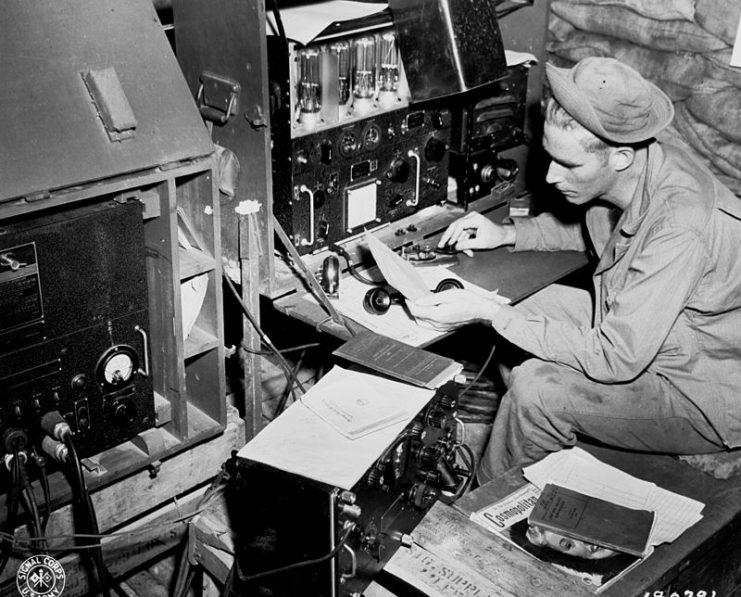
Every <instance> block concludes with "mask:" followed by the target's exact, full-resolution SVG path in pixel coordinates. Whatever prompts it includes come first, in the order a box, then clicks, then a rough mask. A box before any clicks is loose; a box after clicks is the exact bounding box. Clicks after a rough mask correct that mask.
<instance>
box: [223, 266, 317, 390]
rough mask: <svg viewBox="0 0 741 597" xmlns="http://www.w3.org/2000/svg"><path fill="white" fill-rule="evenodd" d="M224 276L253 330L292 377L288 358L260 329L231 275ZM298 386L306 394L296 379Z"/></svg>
mask: <svg viewBox="0 0 741 597" xmlns="http://www.w3.org/2000/svg"><path fill="white" fill-rule="evenodd" d="M222 276H223V278H224V280H226V285H227V287H228V288H229V290H230V291H231V293H232V294H233V295H234V298H236V299H237V302H238V303H239V305H240V306H241V307H242V311H243V312H244V314H245V316H246V317H247V319H248V320H249V322H250V324H251V325H252V327H253V328H255V331H256V332H257V333H258V334H259V335H260V339H261V340H262V342H263V344H265V346H267V347H268V348H269V349H270V350H271V352H272V353H273V355H275V358H277V359H278V363H279V364H280V365H281V367H283V372H284V374H285V376H286V378H288V377H290V376H291V366H290V365H289V364H288V361H286V358H285V357H284V356H283V355H282V354H281V353H280V351H279V350H278V349H277V348H276V347H275V344H273V341H272V340H271V339H270V338H269V337H268V335H267V334H266V333H265V331H264V330H263V329H262V328H261V327H260V324H259V323H258V321H257V318H256V317H255V316H254V315H253V314H252V312H251V311H250V310H249V308H248V307H247V304H246V303H245V302H244V299H243V298H242V297H241V296H240V294H239V291H238V290H237V288H236V287H235V286H234V282H232V279H231V278H230V277H229V275H228V274H227V273H226V272H223V273H222ZM295 383H296V385H297V386H298V387H299V389H300V390H301V391H302V392H303V393H306V390H305V389H304V386H303V385H302V384H301V382H300V381H299V380H298V379H296V380H295Z"/></svg>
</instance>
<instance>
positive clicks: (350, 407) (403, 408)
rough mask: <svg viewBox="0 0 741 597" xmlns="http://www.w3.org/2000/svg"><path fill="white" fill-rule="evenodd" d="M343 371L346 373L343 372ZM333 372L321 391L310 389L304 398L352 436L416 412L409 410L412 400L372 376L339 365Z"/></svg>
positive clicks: (361, 435)
mask: <svg viewBox="0 0 741 597" xmlns="http://www.w3.org/2000/svg"><path fill="white" fill-rule="evenodd" d="M339 371H343V374H342V375H339V374H338V372H339ZM329 375H330V376H332V377H333V381H330V382H329V383H326V384H324V385H322V387H321V389H320V390H319V391H317V390H316V389H315V388H316V387H314V388H312V389H310V390H309V391H308V392H307V393H306V394H305V395H304V396H303V397H302V399H301V400H302V402H303V403H304V404H305V405H306V406H307V407H308V408H309V409H310V410H311V411H313V412H314V414H316V415H317V416H318V417H320V418H321V419H322V420H323V421H326V422H327V423H329V424H330V425H331V426H332V427H334V429H336V430H337V431H338V432H339V433H341V434H342V435H344V436H345V437H347V438H349V439H357V438H359V437H363V436H365V435H368V434H369V433H374V432H376V431H379V430H381V429H384V428H386V427H389V426H390V425H393V424H394V423H397V422H399V421H401V420H406V419H408V417H409V416H410V414H411V415H412V416H413V415H414V414H416V411H415V412H414V413H410V412H409V404H410V403H409V401H407V400H406V399H405V398H402V399H399V396H397V395H395V394H394V393H388V392H384V391H382V390H383V389H384V388H383V387H379V386H380V385H381V384H380V383H379V384H377V383H373V382H374V381H375V380H373V378H372V377H371V376H359V375H358V374H356V373H355V372H351V371H344V370H343V369H340V368H339V367H336V368H335V369H332V371H330V373H329ZM367 380H371V381H370V382H369V381H367ZM382 381H383V380H382Z"/></svg>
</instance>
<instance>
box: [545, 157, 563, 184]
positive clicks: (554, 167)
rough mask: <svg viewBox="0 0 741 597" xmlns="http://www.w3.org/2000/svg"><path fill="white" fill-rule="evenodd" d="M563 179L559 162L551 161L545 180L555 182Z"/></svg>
mask: <svg viewBox="0 0 741 597" xmlns="http://www.w3.org/2000/svg"><path fill="white" fill-rule="evenodd" d="M561 179H562V176H561V168H560V167H559V166H558V164H556V163H554V162H551V163H550V164H549V165H548V172H547V173H546V175H545V181H546V182H547V183H548V184H555V183H557V182H559V181H560V180H561Z"/></svg>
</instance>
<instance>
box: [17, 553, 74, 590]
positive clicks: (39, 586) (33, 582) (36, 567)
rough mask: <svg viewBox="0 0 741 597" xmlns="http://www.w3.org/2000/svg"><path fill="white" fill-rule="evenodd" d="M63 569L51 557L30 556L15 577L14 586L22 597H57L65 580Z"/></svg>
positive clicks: (62, 588)
mask: <svg viewBox="0 0 741 597" xmlns="http://www.w3.org/2000/svg"><path fill="white" fill-rule="evenodd" d="M66 578H67V577H66V575H65V574H64V568H62V565H61V564H60V563H59V562H57V561H56V560H55V559H54V558H52V557H51V556H31V557H30V558H28V559H27V560H25V561H24V562H23V563H22V564H21V567H20V568H18V572H16V575H15V584H16V586H17V587H18V592H19V593H20V594H21V595H22V596H23V597H59V595H61V594H62V591H63V590H64V581H65V580H66Z"/></svg>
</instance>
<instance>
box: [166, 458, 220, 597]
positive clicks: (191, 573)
mask: <svg viewBox="0 0 741 597" xmlns="http://www.w3.org/2000/svg"><path fill="white" fill-rule="evenodd" d="M228 478H229V475H228V474H227V472H226V469H225V466H224V465H222V467H221V470H220V471H219V473H218V474H217V475H216V477H214V479H213V480H212V481H211V484H210V485H209V487H208V489H206V491H205V492H204V494H203V495H202V496H201V498H200V500H198V504H197V505H196V510H197V511H198V510H201V509H203V508H205V506H206V505H207V504H209V503H210V502H211V501H213V500H214V499H215V496H216V495H218V494H219V493H220V492H222V491H223V490H224V487H225V486H226V482H227V480H228ZM189 542H190V535H189V534H186V538H185V541H184V542H183V549H182V551H181V552H180V558H179V560H178V564H177V572H176V576H175V582H174V583H173V589H172V593H171V595H172V597H185V595H187V593H188V591H189V590H190V587H191V585H192V584H193V579H194V578H195V569H194V567H193V566H192V565H191V563H190V560H189V559H188V555H189V545H190V543H189Z"/></svg>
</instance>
